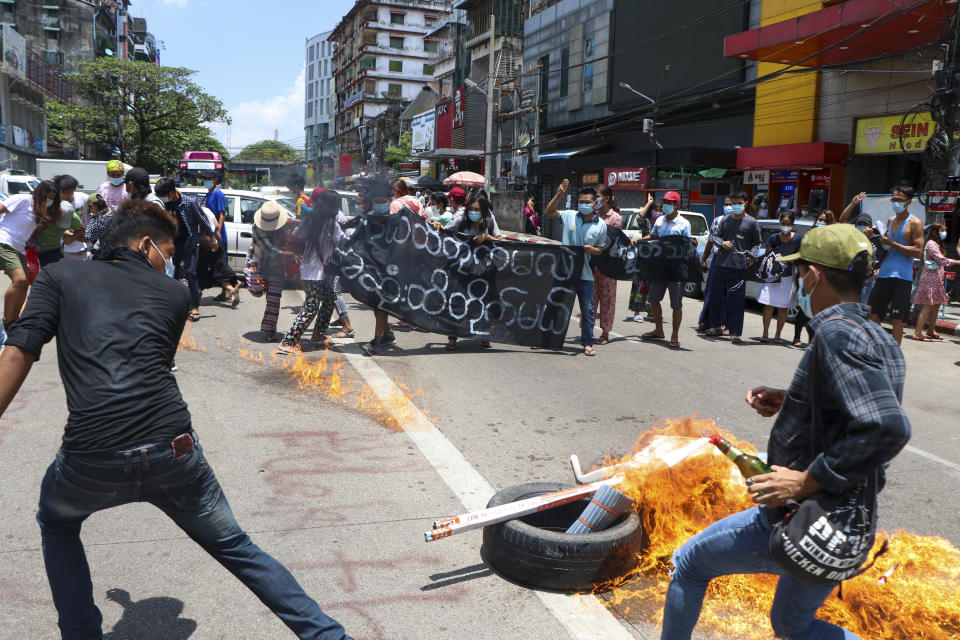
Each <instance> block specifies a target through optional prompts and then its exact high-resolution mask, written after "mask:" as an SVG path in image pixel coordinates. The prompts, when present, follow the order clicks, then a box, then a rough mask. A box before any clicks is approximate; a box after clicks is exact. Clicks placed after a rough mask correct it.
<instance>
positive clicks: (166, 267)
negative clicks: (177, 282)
mask: <svg viewBox="0 0 960 640" xmlns="http://www.w3.org/2000/svg"><path fill="white" fill-rule="evenodd" d="M150 244H151V245H153V248H154V249H156V251H157V253H158V254H160V257H161V258H163V271H164V273H166V274H167V277H168V278H172V277H173V274H174V272H175V271H176V269H175V268H174V266H173V258H164V256H163V252H162V251H160V249H159V248H158V247H157V245H155V244H153V240H150Z"/></svg>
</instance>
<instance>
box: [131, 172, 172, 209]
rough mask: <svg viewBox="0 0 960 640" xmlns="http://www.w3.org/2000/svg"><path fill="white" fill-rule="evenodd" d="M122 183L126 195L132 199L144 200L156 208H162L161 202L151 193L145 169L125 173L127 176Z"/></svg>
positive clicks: (148, 176)
mask: <svg viewBox="0 0 960 640" xmlns="http://www.w3.org/2000/svg"><path fill="white" fill-rule="evenodd" d="M123 183H124V185H126V188H127V193H128V194H130V197H131V198H132V199H134V200H146V201H147V202H152V203H153V204H155V205H157V206H158V207H161V208H162V207H163V201H161V200H160V198H158V197H157V196H156V194H155V193H153V188H152V187H151V186H150V174H149V173H148V172H147V170H146V169H142V168H140V167H134V168H133V169H130V170H129V171H127V175H126V176H124V178H123Z"/></svg>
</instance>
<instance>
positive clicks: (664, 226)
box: [633, 191, 692, 349]
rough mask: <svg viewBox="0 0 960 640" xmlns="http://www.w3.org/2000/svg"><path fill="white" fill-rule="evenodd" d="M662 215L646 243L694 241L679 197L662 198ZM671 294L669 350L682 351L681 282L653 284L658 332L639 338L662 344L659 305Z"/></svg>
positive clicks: (652, 307)
mask: <svg viewBox="0 0 960 640" xmlns="http://www.w3.org/2000/svg"><path fill="white" fill-rule="evenodd" d="M660 210H661V211H663V215H662V216H660V217H659V218H657V220H656V222H654V223H653V229H652V230H651V231H650V235H648V236H646V237H644V238H643V240H650V239H656V238H666V237H669V236H680V237H682V238H690V237H692V235H691V232H690V222H689V221H688V220H687V219H686V218H684V217H683V216H681V215H680V194H679V193H677V192H676V191H667V192H666V193H665V194H663V204H661V205H660ZM639 240H640V239H634V240H633V244H637V242H638V241H639ZM667 292H669V293H670V308H671V309H672V310H673V328H672V330H671V334H670V342H669V344H670V348H671V349H679V348H680V323H681V322H682V321H683V282H681V281H679V280H672V281H669V282H667V281H664V280H651V281H650V297H649V300H650V311H651V312H652V313H653V321H654V322H655V323H656V328H654V330H653V331H648V332H647V333H645V334H643V335H642V336H640V337H641V338H643V339H644V340H663V339H664V337H665V335H664V333H663V307H662V306H661V305H660V301H661V300H663V298H664V296H665V295H666V294H667Z"/></svg>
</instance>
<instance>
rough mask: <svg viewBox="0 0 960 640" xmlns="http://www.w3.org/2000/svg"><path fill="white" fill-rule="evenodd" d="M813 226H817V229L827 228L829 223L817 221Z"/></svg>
mask: <svg viewBox="0 0 960 640" xmlns="http://www.w3.org/2000/svg"><path fill="white" fill-rule="evenodd" d="M813 226H815V227H825V226H827V223H826V222H820V221H819V220H817V221H816V222H814V223H813Z"/></svg>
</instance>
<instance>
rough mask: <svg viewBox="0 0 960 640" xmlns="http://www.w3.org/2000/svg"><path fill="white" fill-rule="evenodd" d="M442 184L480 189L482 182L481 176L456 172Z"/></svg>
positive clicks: (470, 172) (469, 172)
mask: <svg viewBox="0 0 960 640" xmlns="http://www.w3.org/2000/svg"><path fill="white" fill-rule="evenodd" d="M443 184H445V185H447V186H453V185H457V186H461V187H482V186H483V185H484V180H483V176H482V175H480V174H479V173H474V172H473V171H458V172H457V173H455V174H453V175H452V176H449V177H447V179H446V180H444V181H443Z"/></svg>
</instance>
